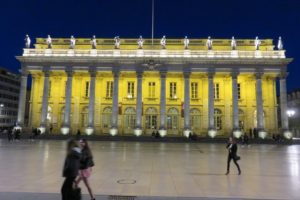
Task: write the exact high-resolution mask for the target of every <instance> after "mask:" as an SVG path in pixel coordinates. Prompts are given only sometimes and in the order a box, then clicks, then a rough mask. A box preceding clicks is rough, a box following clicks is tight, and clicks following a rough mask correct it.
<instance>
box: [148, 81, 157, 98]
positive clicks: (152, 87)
mask: <svg viewBox="0 0 300 200" xmlns="http://www.w3.org/2000/svg"><path fill="white" fill-rule="evenodd" d="M148 85H149V93H148V96H149V98H154V97H155V82H149V84H148Z"/></svg>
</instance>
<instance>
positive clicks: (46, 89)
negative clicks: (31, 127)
mask: <svg viewBox="0 0 300 200" xmlns="http://www.w3.org/2000/svg"><path fill="white" fill-rule="evenodd" d="M43 72H44V89H43V99H42V113H41V124H40V128H39V129H40V131H41V133H42V134H43V133H45V132H46V128H47V114H48V98H49V76H50V70H49V67H44V69H43Z"/></svg>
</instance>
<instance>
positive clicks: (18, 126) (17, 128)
mask: <svg viewBox="0 0 300 200" xmlns="http://www.w3.org/2000/svg"><path fill="white" fill-rule="evenodd" d="M14 129H15V130H20V131H22V127H21V126H20V125H17V126H15V127H14Z"/></svg>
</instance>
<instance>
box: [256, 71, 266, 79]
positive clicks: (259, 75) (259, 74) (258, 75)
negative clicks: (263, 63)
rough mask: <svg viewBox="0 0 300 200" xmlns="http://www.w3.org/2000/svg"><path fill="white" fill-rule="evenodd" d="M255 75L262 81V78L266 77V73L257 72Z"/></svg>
mask: <svg viewBox="0 0 300 200" xmlns="http://www.w3.org/2000/svg"><path fill="white" fill-rule="evenodd" d="M254 75H255V78H256V79H261V78H262V76H263V75H264V73H263V72H256V73H255V74H254Z"/></svg>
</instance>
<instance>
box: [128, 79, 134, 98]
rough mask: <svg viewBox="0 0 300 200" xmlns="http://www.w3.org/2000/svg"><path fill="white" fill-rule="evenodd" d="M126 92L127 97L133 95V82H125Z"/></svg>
mask: <svg viewBox="0 0 300 200" xmlns="http://www.w3.org/2000/svg"><path fill="white" fill-rule="evenodd" d="M127 94H128V96H127V97H128V98H133V97H134V82H127Z"/></svg>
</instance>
